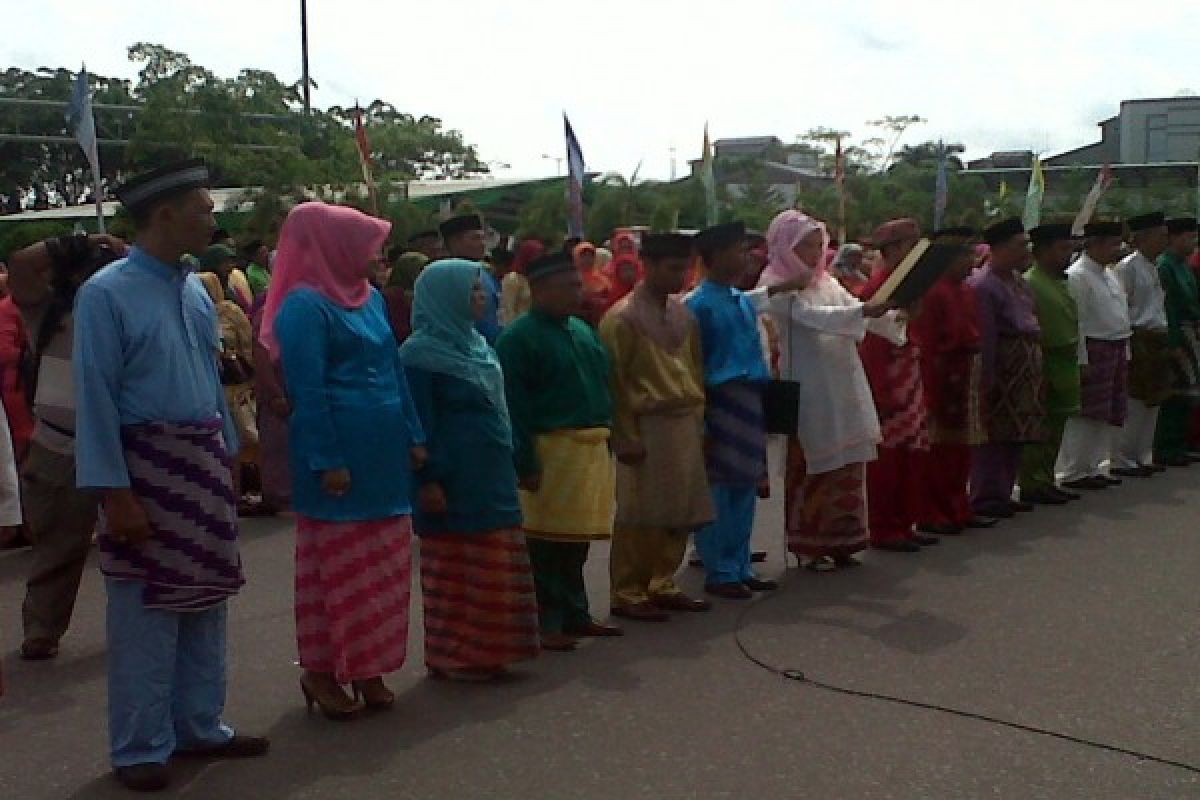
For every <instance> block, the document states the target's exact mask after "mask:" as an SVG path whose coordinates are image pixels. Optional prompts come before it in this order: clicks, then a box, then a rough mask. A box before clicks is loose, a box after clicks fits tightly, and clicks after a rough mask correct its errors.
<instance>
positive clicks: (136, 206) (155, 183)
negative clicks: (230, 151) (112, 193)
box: [116, 158, 209, 214]
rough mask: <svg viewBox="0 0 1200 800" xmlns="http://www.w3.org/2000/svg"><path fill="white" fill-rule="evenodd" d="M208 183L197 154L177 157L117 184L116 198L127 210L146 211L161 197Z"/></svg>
mask: <svg viewBox="0 0 1200 800" xmlns="http://www.w3.org/2000/svg"><path fill="white" fill-rule="evenodd" d="M208 185H209V175H208V167H207V166H205V164H204V162H203V161H202V160H200V159H198V158H193V159H189V160H187V161H180V162H177V163H175V164H168V165H167V166H165V167H159V168H158V169H156V170H152V171H150V172H147V173H145V174H143V175H138V176H136V177H134V178H132V179H130V180H128V181H126V182H125V183H123V184H122V185H121V186H119V187H118V188H117V190H116V192H117V199H118V200H120V201H121V205H123V206H125V208H127V209H129V211H130V213H132V214H137V213H139V212H144V211H149V210H150V209H151V208H153V207H154V206H156V205H157V204H159V203H161V202H162V201H164V200H169V199H171V198H172V197H175V196H177V195H181V194H183V193H184V192H190V191H191V190H193V189H205V188H207V187H208Z"/></svg>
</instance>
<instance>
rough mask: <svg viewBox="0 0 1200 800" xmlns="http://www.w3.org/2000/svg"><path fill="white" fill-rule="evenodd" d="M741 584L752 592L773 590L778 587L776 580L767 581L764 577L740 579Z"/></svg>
mask: <svg viewBox="0 0 1200 800" xmlns="http://www.w3.org/2000/svg"><path fill="white" fill-rule="evenodd" d="M742 586H745V587H746V588H747V589H749V590H750V591H752V592H773V591H775V590H776V589H778V588H779V582H778V581H769V580H766V579H764V578H750V579H749V580H744V581H742Z"/></svg>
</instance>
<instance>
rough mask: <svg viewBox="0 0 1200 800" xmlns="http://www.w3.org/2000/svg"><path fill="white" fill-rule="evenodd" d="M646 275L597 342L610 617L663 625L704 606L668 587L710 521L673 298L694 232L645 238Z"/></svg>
mask: <svg viewBox="0 0 1200 800" xmlns="http://www.w3.org/2000/svg"><path fill="white" fill-rule="evenodd" d="M642 259H643V261H644V262H645V265H646V275H645V278H644V279H643V280H642V282H641V283H639V284H638V285H637V287H635V288H634V290H633V291H632V292H630V293H629V294H628V295H626V296H625V297H624V298H623V299H622V300H621V301H620V302H619V303H617V304H616V305H615V306H613V307H612V309H611V310H610V311H609V312H608V313H607V314H606V315H605V316H604V319H603V320H602V321H601V323H600V338H601V339H603V340H604V344H605V345H606V346H607V347H608V352H609V355H610V356H611V358H612V365H613V366H612V395H613V453H614V454H615V455H616V457H617V518H616V521H615V523H614V526H613V545H612V556H611V559H610V562H609V566H610V568H611V577H612V605H613V614H616V615H618V616H623V617H628V618H630V619H638V620H643V621H662V620H665V619H666V618H667V616H666V614H665V613H664V612H665V611H707V610H708V609H709V608H710V604H709V603H708V602H707V601H704V600H694V599H692V598H690V597H688V596H687V595H685V594H684V593H683V590H682V589H680V588H679V587H678V586H677V585H676V584H675V572H676V571H677V570H678V569H679V566H680V564H681V563H682V562H683V556H684V552H685V551H686V550H687V542H688V536H689V535H690V534H691V533H692V532H694V531H696V530H698V529H699V528H701V527H703V526H705V525H707V524H708V523H709V522H712V520H713V518H714V516H715V515H714V512H713V504H712V497H711V495H710V493H709V486H708V479H707V477H706V475H705V471H704V362H703V356H702V355H701V352H700V331H699V329H698V327H697V325H696V318H695V317H694V316H692V313H691V312H690V311H689V310H688V308H687V306H686V305H684V303H683V302H682V301H681V300H679V299H677V298H676V297H674V295H676V294H678V293H679V292H681V291H682V290H683V287H684V284H685V282H686V280H687V275H688V271H689V268H690V266H691V260H692V238H691V237H690V236H685V235H682V234H675V233H661V234H649V235H647V236H646V237H644V238H643V240H642Z"/></svg>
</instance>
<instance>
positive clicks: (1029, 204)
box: [1021, 156, 1046, 231]
mask: <svg viewBox="0 0 1200 800" xmlns="http://www.w3.org/2000/svg"><path fill="white" fill-rule="evenodd" d="M1045 194H1046V173H1045V172H1043V171H1042V159H1041V158H1039V157H1038V156H1034V157H1033V170H1032V171H1031V172H1030V173H1029V189H1028V191H1026V192H1025V211H1024V213H1023V214H1022V215H1021V224H1022V225H1024V226H1025V230H1027V231H1028V230H1032V229H1034V228H1036V227H1037V226H1038V223H1039V222H1041V220H1042V198H1043V197H1044V196H1045Z"/></svg>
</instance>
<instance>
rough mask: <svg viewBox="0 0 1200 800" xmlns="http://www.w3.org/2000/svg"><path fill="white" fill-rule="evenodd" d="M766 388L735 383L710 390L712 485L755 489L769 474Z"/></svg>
mask: <svg viewBox="0 0 1200 800" xmlns="http://www.w3.org/2000/svg"><path fill="white" fill-rule="evenodd" d="M763 389H764V387H763V384H761V383H750V382H748V381H732V382H730V383H725V384H722V385H720V386H710V387H709V388H708V399H707V404H706V406H705V413H704V418H705V431H706V435H707V437H708V441H707V443H706V447H705V464H706V466H707V468H708V480H709V483H720V484H725V485H730V486H755V485H757V484H758V482H759V481H760V480H762V479H763V478H764V477H766V474H767V433H766V425H765V423H764V420H763Z"/></svg>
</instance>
